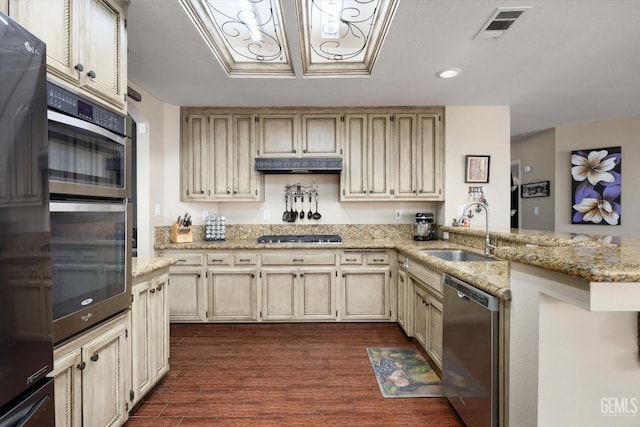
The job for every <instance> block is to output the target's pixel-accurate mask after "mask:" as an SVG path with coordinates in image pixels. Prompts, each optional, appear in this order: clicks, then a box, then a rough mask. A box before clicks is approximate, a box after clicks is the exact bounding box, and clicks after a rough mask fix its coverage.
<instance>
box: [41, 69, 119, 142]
mask: <svg viewBox="0 0 640 427" xmlns="http://www.w3.org/2000/svg"><path fill="white" fill-rule="evenodd" d="M47 105H48V106H49V108H53V109H55V110H58V111H60V112H62V113H65V114H68V115H70V116H72V117H77V118H79V119H82V120H86V121H88V122H90V123H93V124H95V125H97V126H100V127H102V128H105V129H108V130H110V131H112V132H115V133H117V134H119V135H126V126H125V118H124V116H121V115H119V114H117V113H114V112H111V111H109V110H107V109H105V108H102V107H100V106H99V105H97V104H95V103H93V102H91V101H89V100H87V99H84V98H82V97H80V96H79V95H77V94H75V93H73V92H70V91H68V90H66V89H63V88H61V87H60V86H57V85H55V84H53V83H51V82H47Z"/></svg>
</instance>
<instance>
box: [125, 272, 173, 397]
mask: <svg viewBox="0 0 640 427" xmlns="http://www.w3.org/2000/svg"><path fill="white" fill-rule="evenodd" d="M168 295H169V269H168V268H165V269H161V270H158V271H156V272H153V273H150V274H149V275H145V276H142V277H140V278H135V279H134V282H133V286H132V300H131V371H132V374H131V378H132V381H131V387H132V391H133V394H132V395H130V398H131V406H132V407H133V405H135V404H136V403H138V402H139V401H140V399H142V397H143V396H144V395H145V394H147V393H148V392H149V391H150V390H151V389H152V388H153V386H154V385H155V384H157V383H158V381H159V380H160V379H161V378H162V377H163V376H164V375H165V374H166V373H167V372H168V371H169V298H168Z"/></svg>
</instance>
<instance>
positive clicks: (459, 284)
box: [444, 273, 500, 311]
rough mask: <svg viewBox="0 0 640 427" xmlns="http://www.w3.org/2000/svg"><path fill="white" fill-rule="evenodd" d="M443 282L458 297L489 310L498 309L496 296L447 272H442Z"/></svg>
mask: <svg viewBox="0 0 640 427" xmlns="http://www.w3.org/2000/svg"><path fill="white" fill-rule="evenodd" d="M444 284H445V286H448V287H450V288H452V289H453V290H454V291H455V292H456V293H457V294H458V297H460V298H463V297H464V298H465V299H467V300H470V301H473V302H474V303H476V304H479V305H481V306H482V307H484V308H485V309H487V310H489V311H499V309H500V308H499V304H498V303H499V300H498V297H496V296H493V295H491V294H489V293H487V292H485V291H483V290H481V289H478V288H476V287H475V286H473V285H470V284H468V283H466V282H463V281H462V280H460V279H458V278H456V277H453V276H451V275H449V274H446V273H445V274H444Z"/></svg>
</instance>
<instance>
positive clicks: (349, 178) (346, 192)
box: [340, 114, 368, 200]
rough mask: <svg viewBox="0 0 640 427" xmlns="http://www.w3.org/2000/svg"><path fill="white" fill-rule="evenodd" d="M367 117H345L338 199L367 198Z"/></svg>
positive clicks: (348, 115)
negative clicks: (343, 147)
mask: <svg viewBox="0 0 640 427" xmlns="http://www.w3.org/2000/svg"><path fill="white" fill-rule="evenodd" d="M367 132H368V128H367V115H366V114H347V115H345V149H344V158H343V160H344V170H343V171H342V173H341V174H340V180H341V186H342V191H341V192H340V199H341V200H345V199H356V200H357V199H365V198H366V197H367V170H368V154H367V153H368V150H367V147H368V136H367Z"/></svg>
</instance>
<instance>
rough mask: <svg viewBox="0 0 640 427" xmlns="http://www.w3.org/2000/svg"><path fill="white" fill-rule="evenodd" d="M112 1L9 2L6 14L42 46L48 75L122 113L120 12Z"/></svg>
mask: <svg viewBox="0 0 640 427" xmlns="http://www.w3.org/2000/svg"><path fill="white" fill-rule="evenodd" d="M122 4H123V3H122V2H118V1H115V0H59V1H21V0H10V3H9V13H10V15H11V16H12V17H13V18H14V19H15V20H16V21H18V22H19V23H21V24H22V25H24V26H25V27H26V28H27V29H29V30H30V31H31V32H33V33H34V34H35V35H36V36H37V37H39V38H40V39H42V40H43V41H44V42H45V43H47V71H48V72H49V74H50V75H51V76H54V77H55V78H57V79H58V80H60V81H62V82H64V83H67V84H71V85H73V86H76V87H79V88H80V89H82V90H83V91H84V93H85V95H87V96H89V97H90V98H92V99H93V100H96V101H102V102H107V103H109V104H110V105H111V106H112V107H115V108H116V109H118V110H120V111H122V112H126V103H125V101H126V98H125V96H126V93H127V67H126V47H127V36H126V31H125V26H124V25H125V9H124V7H123V6H122Z"/></svg>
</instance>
